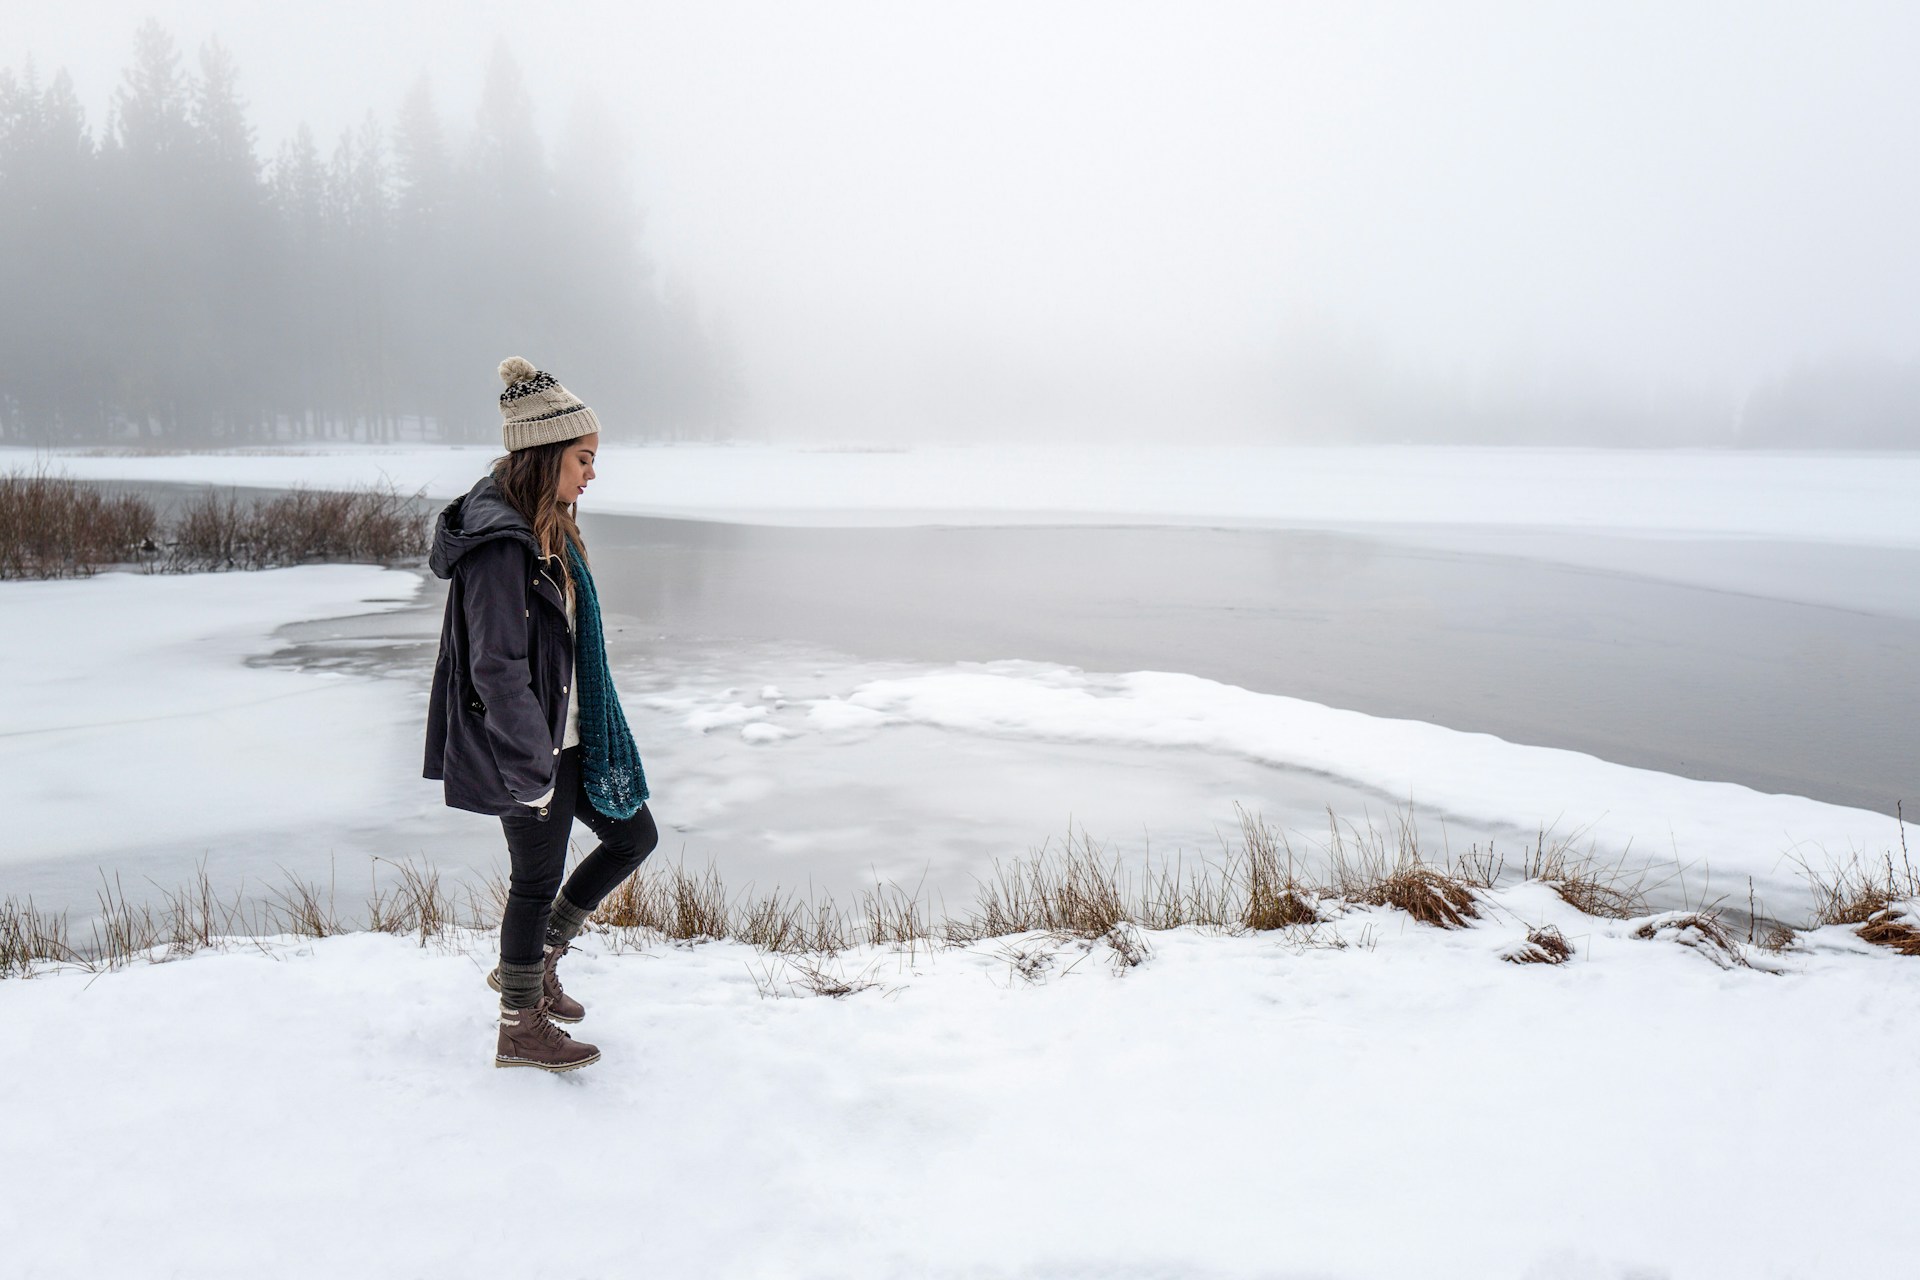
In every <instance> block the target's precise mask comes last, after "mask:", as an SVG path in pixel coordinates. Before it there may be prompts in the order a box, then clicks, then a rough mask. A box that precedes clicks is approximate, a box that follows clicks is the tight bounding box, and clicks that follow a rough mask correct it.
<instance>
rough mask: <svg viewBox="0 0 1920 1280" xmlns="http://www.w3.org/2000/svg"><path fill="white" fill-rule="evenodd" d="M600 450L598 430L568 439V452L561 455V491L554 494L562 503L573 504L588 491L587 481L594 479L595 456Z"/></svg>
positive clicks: (565, 504)
mask: <svg viewBox="0 0 1920 1280" xmlns="http://www.w3.org/2000/svg"><path fill="white" fill-rule="evenodd" d="M599 450H600V433H599V432H598V431H591V432H588V433H587V434H586V435H584V436H581V437H580V438H579V439H578V440H569V441H567V448H566V452H564V453H562V454H561V455H560V491H559V492H558V493H556V494H554V497H555V498H556V499H558V500H559V501H560V503H561V504H562V505H564V506H572V505H573V504H574V503H576V502H578V501H579V500H580V495H581V494H583V493H585V492H586V491H587V481H589V480H591V479H593V456H594V454H595V453H597V452H599Z"/></svg>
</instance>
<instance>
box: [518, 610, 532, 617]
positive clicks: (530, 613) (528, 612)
mask: <svg viewBox="0 0 1920 1280" xmlns="http://www.w3.org/2000/svg"><path fill="white" fill-rule="evenodd" d="M520 612H521V613H524V614H526V615H527V616H528V617H529V618H531V617H532V616H533V610H531V609H522V610H521V611H520Z"/></svg>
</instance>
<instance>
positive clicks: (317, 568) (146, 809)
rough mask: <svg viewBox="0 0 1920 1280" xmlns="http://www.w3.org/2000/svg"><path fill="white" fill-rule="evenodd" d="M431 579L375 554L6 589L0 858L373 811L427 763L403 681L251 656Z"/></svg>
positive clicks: (256, 846) (114, 849) (101, 855)
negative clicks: (367, 558)
mask: <svg viewBox="0 0 1920 1280" xmlns="http://www.w3.org/2000/svg"><path fill="white" fill-rule="evenodd" d="M420 585H421V578H420V575H418V574H416V573H412V572H408V571H405V570H399V569H381V568H377V567H372V566H367V565H309V566H304V567H300V568H289V569H271V570H264V571H261V572H257V573H206V574H154V575H146V574H137V573H104V574H100V575H98V576H96V577H92V578H79V579H69V580H60V581H48V582H7V583H3V584H0V603H3V604H4V608H5V611H6V619H7V625H6V626H5V627H4V628H0V666H3V667H4V668H5V669H6V670H8V671H10V672H14V673H16V677H15V678H11V679H9V680H7V681H6V682H5V683H4V684H0V778H4V779H5V783H4V792H3V793H0V794H4V796H5V798H6V808H7V812H8V821H7V824H6V831H5V834H4V836H0V866H5V865H6V864H8V863H13V862H20V861H24V860H28V859H35V860H43V859H58V860H63V861H67V862H70V863H73V864H76V865H78V866H80V867H83V868H85V870H86V871H87V873H88V874H91V873H92V871H93V869H94V867H95V865H96V864H97V863H99V862H101V861H103V860H105V858H106V856H107V855H109V854H113V853H118V852H120V851H123V850H124V849H126V847H127V845H128V844H129V842H137V843H139V844H141V845H148V846H150V845H152V844H155V843H168V842H173V843H188V842H193V843H199V844H202V845H204V846H205V847H207V848H210V849H211V848H218V847H221V846H229V845H233V844H236V843H238V844H243V845H245V846H246V847H247V848H249V849H250V850H258V851H266V850H270V849H271V848H272V847H273V844H274V833H275V832H278V831H283V830H292V829H300V828H304V827H310V826H313V825H315V824H321V825H326V824H332V823H335V822H338V821H340V820H341V818H342V817H343V816H345V815H351V816H354V817H356V818H359V819H362V820H365V819H367V818H368V817H369V815H370V811H371V810H375V809H377V808H378V806H379V801H380V798H381V797H383V796H385V795H389V794H391V792H392V790H393V788H394V778H395V777H396V776H400V777H406V776H418V774H419V771H420V757H419V733H420V726H419V724H418V723H417V713H416V712H415V711H414V710H413V708H411V707H410V706H408V705H407V703H406V702H405V701H404V700H403V699H401V698H399V697H396V696H395V692H396V687H395V685H394V684H393V683H392V682H386V681H377V680H367V679H364V678H355V677H351V676H347V675H344V674H340V673H333V672H326V671H300V670H294V669H289V668H278V667H266V666H258V665H250V664H249V663H248V661H247V660H248V659H250V658H257V657H258V656H259V655H261V654H262V653H264V652H266V651H268V650H271V649H273V648H275V647H276V645H275V643H274V641H273V636H274V633H275V632H276V631H277V630H278V629H279V628H281V627H283V626H285V625H287V624H289V623H293V622H298V621H301V620H304V619H311V618H332V617H341V616H345V615H358V614H375V613H382V612H390V611H393V610H397V609H400V608H403V607H405V606H407V605H409V604H411V603H412V602H413V601H414V599H415V598H416V596H417V595H418V593H419V590H420ZM256 860H258V855H257V854H256Z"/></svg>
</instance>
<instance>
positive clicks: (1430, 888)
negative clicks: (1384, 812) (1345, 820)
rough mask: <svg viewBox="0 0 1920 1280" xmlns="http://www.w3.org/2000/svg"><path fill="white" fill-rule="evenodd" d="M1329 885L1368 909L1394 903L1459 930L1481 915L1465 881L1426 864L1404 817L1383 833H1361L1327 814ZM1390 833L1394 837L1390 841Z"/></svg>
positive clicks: (1374, 829)
mask: <svg viewBox="0 0 1920 1280" xmlns="http://www.w3.org/2000/svg"><path fill="white" fill-rule="evenodd" d="M1328 825H1329V831H1330V835H1329V839H1328V843H1327V858H1328V884H1329V887H1330V888H1331V890H1332V892H1333V896H1335V897H1337V898H1339V899H1341V900H1342V901H1345V902H1352V903H1360V904H1363V905H1366V906H1370V907H1393V908H1396V909H1397V910H1400V911H1404V912H1406V913H1407V914H1408V915H1410V916H1412V917H1413V918H1414V919H1415V920H1418V921H1419V922H1420V923H1421V924H1430V925H1434V926H1436V927H1437V928H1441V929H1457V928H1461V927H1463V926H1465V924H1466V923H1467V921H1469V920H1473V919H1477V918H1478V917H1479V915H1480V911H1479V908H1478V907H1477V906H1475V900H1474V891H1473V888H1472V886H1471V885H1470V884H1469V883H1468V882H1467V880H1466V879H1465V878H1464V877H1462V876H1460V875H1457V874H1449V873H1448V872H1445V871H1442V870H1440V869H1439V868H1438V867H1434V866H1432V865H1430V864H1428V863H1427V862H1426V861H1425V860H1424V859H1423V858H1422V857H1421V855H1420V840H1419V834H1418V832H1417V831H1416V830H1415V829H1414V827H1413V825H1412V823H1411V822H1410V821H1408V820H1407V819H1406V818H1404V817H1401V818H1398V819H1396V820H1395V822H1394V824H1393V826H1392V827H1391V828H1390V829H1389V830H1387V831H1382V830H1381V829H1380V828H1379V827H1376V826H1373V825H1371V824H1370V825H1369V826H1368V827H1367V828H1366V830H1364V831H1362V830H1360V829H1358V828H1356V827H1354V826H1353V825H1352V824H1350V823H1349V824H1342V823H1341V822H1339V821H1338V820H1337V819H1334V818H1333V816H1332V815H1331V814H1329V815H1328ZM1389 836H1391V837H1392V839H1391V842H1390V841H1389V838H1388V837H1389Z"/></svg>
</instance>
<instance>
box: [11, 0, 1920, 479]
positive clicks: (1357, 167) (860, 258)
mask: <svg viewBox="0 0 1920 1280" xmlns="http://www.w3.org/2000/svg"><path fill="white" fill-rule="evenodd" d="M147 15H152V16H153V17H155V18H157V19H158V20H159V22H160V23H161V24H162V25H163V26H164V27H165V28H166V29H167V30H168V31H169V32H170V33H171V35H172V36H173V37H174V39H175V40H176V41H177V43H178V46H179V48H180V51H181V53H182V55H183V62H184V63H186V64H187V65H189V66H191V64H192V59H193V55H194V52H195V51H196V50H197V49H198V48H199V47H200V46H201V44H202V43H203V42H204V41H206V40H207V39H208V38H209V37H213V36H217V37H218V38H219V40H220V41H221V42H223V43H224V44H225V46H226V47H227V48H228V49H229V50H230V51H231V53H232V55H233V58H234V62H235V64H236V65H237V67H238V69H239V73H240V79H239V86H238V87H239V90H240V93H241V95H242V96H243V97H244V99H245V100H246V102H247V104H248V111H249V114H250V118H251V120H252V121H253V123H254V125H255V127H256V130H257V144H258V145H257V153H258V155H259V157H260V158H261V159H262V161H263V163H264V161H265V159H266V158H267V157H270V156H272V155H273V154H274V152H275V149H276V148H278V147H279V146H281V145H282V144H283V143H284V142H285V141H286V140H287V139H289V138H292V137H294V136H295V134H296V131H297V129H298V127H299V126H300V125H301V124H302V123H305V124H307V125H309V126H311V129H312V131H313V132H314V134H315V135H316V136H317V137H318V138H320V139H321V141H322V144H323V149H324V147H325V146H326V145H330V142H331V139H333V138H334V137H336V136H337V135H338V134H339V133H340V132H341V131H342V130H344V129H348V128H352V127H355V126H357V125H358V124H359V123H360V122H361V121H363V120H364V119H365V117H366V116H367V115H368V113H369V112H371V113H372V114H373V115H374V116H375V117H376V118H378V119H379V120H382V121H391V120H393V119H394V118H395V117H396V115H397V114H398V113H399V112H400V110H401V108H402V105H403V103H404V101H405V99H406V96H407V94H408V91H409V89H410V88H411V87H413V86H414V85H416V84H417V83H418V82H419V80H420V77H421V76H422V75H425V76H426V77H427V78H428V80H429V81H430V83H431V85H432V88H433V91H434V94H435V95H436V100H437V102H438V104H439V106H440V109H441V110H442V111H443V112H444V114H445V116H446V118H447V120H448V122H449V126H450V128H456V129H457V128H459V127H462V126H465V125H466V124H467V123H468V122H470V121H472V120H473V119H474V114H475V111H476V108H477V105H478V103H479V101H480V97H481V88H482V83H483V77H484V76H485V74H486V72H487V68H488V65H489V60H490V59H491V58H493V57H494V56H495V54H496V52H497V51H498V50H499V49H500V48H501V47H502V45H503V44H504V46H505V48H506V49H507V51H508V52H509V54H510V56H511V59H512V61H513V62H514V63H515V64H517V67H518V69H519V72H520V74H521V76H522V77H523V79H524V83H525V85H526V89H527V93H528V96H529V98H530V99H531V102H532V105H533V110H534V118H535V122H536V125H537V127H538V130H539V132H540V134H541V136H542V137H543V138H544V139H545V141H546V143H547V145H548V147H549V149H552V150H556V151H557V150H558V149H560V148H561V147H562V146H563V145H564V142H565V134H566V121H567V119H568V113H569V112H570V111H571V110H572V109H573V108H574V104H575V103H576V102H577V101H578V100H580V99H581V97H582V95H583V94H587V95H592V96H593V97H594V98H597V99H598V101H599V102H600V103H602V104H603V109H604V111H605V112H606V114H607V115H608V116H609V117H611V118H612V119H613V120H614V121H615V122H616V123H617V125H618V130H616V131H615V133H617V134H618V135H619V136H623V137H624V139H625V141H624V142H622V143H620V144H619V145H620V147H621V151H622V154H620V155H619V156H617V157H616V156H608V157H606V160H607V162H608V163H609V164H614V165H615V167H616V168H618V167H621V166H624V167H626V168H628V169H630V171H631V174H632V183H633V191H634V198H635V200H636V202H637V206H638V209H637V213H638V215H639V216H638V217H637V218H636V225H635V229H636V231H637V232H638V234H639V235H640V236H641V238H642V239H641V243H642V246H643V251H644V253H645V254H646V256H647V258H648V259H649V261H650V262H651V263H652V264H653V266H654V267H655V272H654V274H653V275H652V276H651V277H650V279H651V282H652V284H651V287H653V288H655V289H656V290H662V291H664V290H666V289H668V288H672V289H676V290H679V291H680V292H681V295H682V296H684V297H685V298H688V299H693V300H695V301H693V302H692V303H690V304H689V305H690V307H692V308H693V309H694V310H695V311H697V312H698V314H699V316H700V317H701V323H702V325H704V326H705V331H706V332H707V333H708V334H710V335H711V336H712V337H713V339H714V342H715V343H716V344H717V345H718V346H719V347H721V348H723V349H724V350H725V351H726V352H727V353H728V354H727V359H728V361H729V365H728V371H727V374H726V377H727V378H728V379H730V380H732V381H733V382H735V383H737V387H736V388H735V390H737V392H738V395H737V397H735V398H734V400H733V401H732V402H731V403H732V406H733V407H732V409H731V410H730V417H729V418H728V422H727V430H728V431H729V432H730V433H732V434H739V435H744V436H750V437H759V438H771V439H777V440H791V439H831V440H837V441H866V442H872V443H880V444H886V443H896V442H910V441H917V440H923V439H936V438H937V439H971V438H986V439H993V438H1016V437H1017V438H1025V437H1030V436H1032V435H1035V434H1047V435H1059V436H1061V437H1063V438H1069V439H1086V440H1093V439H1235V440H1246V439H1255V440H1275V441H1319V440H1349V439H1364V440H1374V439H1381V440H1398V439H1412V440H1447V439H1461V440H1478V441H1488V440H1491V441H1506V440H1514V441H1546V442H1582V443H1619V444H1638V443H1656V444H1667V443H1679V444H1735V443H1744V444H1769V443H1784V444H1798V445H1806V444H1823V443H1833V444H1889V443H1892V444H1899V445H1902V446H1904V447H1920V374H1917V373H1916V357H1920V309H1916V308H1915V307H1914V306H1913V305H1912V299H1913V298H1914V297H1915V296H1920V254H1916V250H1915V239H1914V236H1913V232H1912V229H1913V227H1914V226H1916V225H1920V167H1916V166H1915V165H1913V164H1912V162H1911V157H1910V155H1909V148H1910V146H1911V139H1912V138H1913V136H1914V135H1915V127H1916V125H1920V80H1917V79H1916V78H1915V77H1913V76H1912V75H1911V63H1912V51H1913V50H1914V49H1915V48H1917V47H1920V10H1916V9H1915V8H1914V7H1913V6H1910V5H1904V4H1898V3H1888V4H1843V5H1821V6H1813V5H1806V4H1767V3H1753V2H1751V0H1740V2H1738V3H1690V4H1687V5H1682V6H1675V5H1670V4H1623V3H1618V2H1609V3H1604V4H1556V5H1537V4H1521V3H1514V4H1466V3H1453V4H1447V5H1433V4H1426V3H1404V4H1389V3H1377V4H1364V3H1354V2H1352V0H1340V2H1339V3H1327V4H1288V5H1273V4H1179V5H1174V4H1163V5H1131V4H1115V3H1098V4H1094V3H1084V4H1079V3H1076V4H1044V5H1028V4H997V5H982V4H975V5H966V6H939V7H935V6H919V5H915V6H906V5H897V4H890V3H871V4H853V3H842V4H834V5H790V4H778V3H764V4H761V3H753V4H749V3H701V4H673V5H663V4H645V3H642V4H631V3H621V4H589V3H551V4H546V5H542V6H538V7H537V8H536V7H531V6H525V5H509V4H504V3H472V4H440V3H422V2H420V0H383V2H382V3H378V4H374V3H366V2H363V0H343V2H339V3H329V4H326V5H320V4H301V5H273V6H262V5H255V4H249V3H201V4H188V3H169V2H165V0H143V2H141V3H121V2H120V0H95V2H92V3H89V4H87V5H85V6H73V5H68V4H54V3H43V2H41V0H32V2H31V3H27V4H25V5H22V4H20V3H17V2H16V3H15V4H12V5H10V6H9V15H8V16H9V21H8V24H7V26H8V30H9V37H8V48H7V52H6V54H5V55H4V58H0V61H4V62H5V63H6V64H7V65H10V66H12V67H13V68H15V69H16V70H18V69H19V68H20V67H21V66H22V65H23V63H24V60H25V59H26V57H27V56H28V55H32V57H33V59H34V62H35V65H36V67H37V69H38V71H39V73H40V75H41V78H42V79H43V80H44V79H45V78H46V77H47V76H49V75H51V74H52V73H53V72H55V71H56V70H58V69H60V68H64V69H65V70H66V71H67V72H68V73H69V74H70V75H71V77H72V80H73V85H74V89H75V92H76V94H77V95H78V97H79V99H80V101H81V103H82V105H83V106H84V107H85V110H86V118H87V121H88V124H89V125H90V126H91V127H92V128H93V129H94V130H95V131H96V132H98V131H99V130H100V129H101V128H102V127H103V126H104V125H105V124H106V122H107V121H108V120H109V118H110V111H109V105H110V100H111V97H112V94H113V91H114V88H115V86H116V84H117V83H118V82H119V79H120V77H121V75H122V73H123V71H124V69H125V68H126V66H127V65H128V63H129V61H130V57H131V49H132V37H133V32H134V30H135V28H136V26H137V25H138V23H139V21H140V19H141V18H142V17H144V16H147ZM615 162H617V164H616V163H615ZM590 189H591V184H590V183H576V186H575V188H574V190H575V191H576V192H577V193H582V194H578V195H577V198H582V199H585V198H589V197H588V196H587V195H585V194H583V193H584V192H586V191H589V190H590ZM16 248H17V246H9V251H10V253H11V252H12V251H13V250H14V249H16ZM549 249H550V246H548V245H544V244H529V245H526V246H525V251H526V258H525V265H527V266H530V267H531V268H532V269H533V272H534V278H533V279H532V280H526V279H522V280H521V281H520V282H519V283H518V284H517V285H516V286H515V288H514V292H515V293H516V294H519V293H521V292H522V291H525V290H529V289H538V288H539V287H540V283H539V279H538V272H539V264H540V263H541V261H542V260H543V258H544V257H545V256H546V255H547V253H548V251H549ZM471 268H472V271H473V273H474V275H475V278H476V282H477V286H478V288H479V290H480V292H481V293H482V294H484V292H485V290H486V285H487V281H488V279H489V277H492V278H495V279H497V278H498V277H499V273H500V271H501V267H500V264H498V263H495V262H490V261H473V262H472V263H471ZM129 287H130V288H138V287H139V286H138V282H129ZM503 319H504V320H507V321H511V320H512V316H510V315H509V316H504V317H503ZM493 332H500V330H495V331H492V332H490V333H489V338H492V333H493ZM505 332H509V333H510V332H513V330H511V329H510V328H509V329H507V330H505ZM496 341H501V342H504V341H510V342H511V347H512V350H511V351H509V350H505V349H498V350H496V349H493V348H488V349H486V350H480V349H479V346H478V342H477V340H476V345H475V347H474V349H473V350H471V351H467V350H462V351H460V352H459V357H460V359H462V360H470V361H471V363H472V365H473V367H474V380H473V384H472V385H473V388H474V390H473V395H474V397H475V402H476V403H477V404H480V405H482V406H483V407H484V403H485V402H484V400H483V399H481V397H483V396H485V395H486V394H488V391H487V386H488V384H487V379H489V378H490V377H491V365H492V362H493V361H494V360H497V359H498V358H500V357H502V356H504V355H507V354H512V353H516V352H517V353H521V354H526V355H528V356H529V357H530V358H532V359H534V360H535V361H536V363H541V364H543V365H550V366H551V367H552V368H553V370H554V372H556V374H558V375H559V376H560V377H561V379H562V380H563V381H565V382H567V383H568V385H570V386H575V387H576V388H577V389H579V390H580V391H581V392H582V394H583V395H588V396H589V398H591V395H590V392H591V388H592V387H593V385H594V382H595V379H596V376H597V372H596V369H595V368H593V367H587V368H575V367H570V366H568V365H565V364H563V363H561V361H562V357H563V355H564V354H566V353H565V352H554V351H551V349H550V348H546V347H543V344H542V333H541V331H540V329H539V327H538V326H537V325H535V324H532V323H528V324H527V325H525V326H524V329H523V333H522V336H519V337H516V338H512V339H510V340H509V339H507V338H499V339H497V340H496ZM581 353H582V358H583V359H586V358H587V356H586V354H585V349H584V348H582V349H581ZM592 358H593V359H602V358H606V357H603V356H599V355H595V356H594V357H592ZM395 376H396V377H397V378H398V379H399V381H400V382H401V383H404V382H405V379H406V376H407V373H406V370H405V369H401V370H399V371H397V373H396V374H395Z"/></svg>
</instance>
